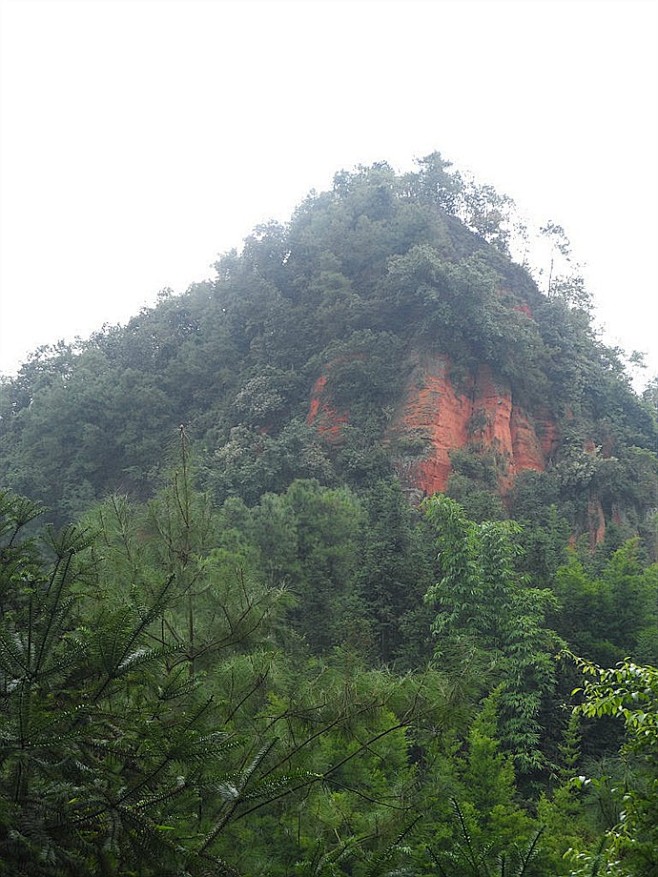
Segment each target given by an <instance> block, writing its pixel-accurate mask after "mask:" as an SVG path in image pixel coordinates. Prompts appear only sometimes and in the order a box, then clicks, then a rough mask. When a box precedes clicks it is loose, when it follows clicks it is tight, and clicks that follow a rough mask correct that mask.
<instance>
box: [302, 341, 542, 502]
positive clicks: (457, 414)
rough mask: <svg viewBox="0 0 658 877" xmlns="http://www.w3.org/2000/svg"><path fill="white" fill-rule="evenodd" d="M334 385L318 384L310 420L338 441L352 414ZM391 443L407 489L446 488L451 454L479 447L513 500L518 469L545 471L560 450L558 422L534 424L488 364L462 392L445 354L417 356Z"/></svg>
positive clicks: (392, 428)
mask: <svg viewBox="0 0 658 877" xmlns="http://www.w3.org/2000/svg"><path fill="white" fill-rule="evenodd" d="M326 383H327V377H326V375H321V376H320V377H319V378H318V379H317V381H316V382H315V384H314V386H313V390H312V393H311V401H310V406H309V412H308V416H307V418H306V422H307V423H308V424H309V426H315V428H316V429H317V431H318V432H319V433H320V435H322V436H323V438H324V439H325V440H326V441H328V442H329V443H331V444H336V443H337V442H339V441H340V438H341V432H342V427H343V426H344V425H345V424H346V423H347V422H348V419H349V416H348V413H347V412H345V411H337V410H336V409H335V408H334V407H333V406H332V405H331V403H330V400H329V399H328V398H327V393H326V389H325V388H326ZM387 439H388V441H389V442H390V444H391V446H392V447H393V448H394V449H396V450H397V451H398V453H397V457H396V459H395V465H396V468H397V471H398V474H399V476H400V480H401V481H402V483H403V484H404V485H405V486H406V487H407V488H410V489H415V490H419V491H421V492H423V493H425V494H427V495H431V494H433V493H437V492H442V491H445V489H446V487H447V485H448V479H449V478H450V474H451V472H452V464H451V461H450V452H451V451H452V450H455V449H457V448H463V447H465V446H467V445H469V444H471V445H477V446H479V447H482V448H484V449H485V450H489V451H491V452H492V453H494V455H495V458H496V461H497V464H498V470H499V486H500V491H501V494H503V495H505V494H506V493H508V492H509V491H510V489H511V488H512V485H513V484H514V479H515V477H516V475H517V473H518V472H521V471H522V470H524V469H534V470H535V471H537V472H543V471H544V469H545V468H546V462H547V459H548V457H549V456H550V454H551V453H552V452H553V450H554V449H555V447H556V445H557V428H556V426H555V424H554V423H553V422H552V421H551V420H550V418H548V417H546V416H543V417H540V418H538V419H537V420H534V419H533V418H531V417H530V416H529V414H527V413H526V412H525V411H524V410H523V409H522V408H520V407H519V406H518V405H515V404H514V403H513V401H512V397H511V394H510V392H509V390H508V389H506V388H504V387H502V386H499V385H498V384H497V383H496V381H495V380H494V378H493V375H492V373H491V370H490V369H489V368H488V367H487V366H481V367H480V368H479V369H478V371H477V373H476V374H475V375H472V376H470V377H468V378H466V379H465V380H464V382H463V384H462V385H461V386H459V387H456V386H455V385H454V384H453V381H452V379H451V376H450V363H449V361H448V359H447V358H446V357H445V356H440V355H438V354H437V355H425V356H419V357H417V361H416V365H415V367H414V368H413V370H412V372H411V375H410V377H409V380H408V381H407V385H406V388H405V390H404V394H403V399H402V402H401V405H400V409H399V411H398V414H397V415H396V416H395V417H394V420H393V422H392V424H391V426H390V428H389V430H388V432H387ZM405 445H406V446H409V445H415V448H416V453H411V454H407V453H405V451H404V447H405ZM419 445H420V453H418V450H419Z"/></svg>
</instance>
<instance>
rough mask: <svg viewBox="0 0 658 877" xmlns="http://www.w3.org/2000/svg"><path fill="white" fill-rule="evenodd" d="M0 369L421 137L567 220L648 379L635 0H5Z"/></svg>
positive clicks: (124, 309) (204, 272)
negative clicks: (642, 358) (643, 356)
mask: <svg viewBox="0 0 658 877" xmlns="http://www.w3.org/2000/svg"><path fill="white" fill-rule="evenodd" d="M0 10H1V19H0V28H1V40H2V45H1V47H0V48H1V64H2V79H1V83H0V84H1V89H2V91H1V96H0V123H1V129H0V132H1V138H2V141H1V144H0V162H1V164H0V173H1V179H0V186H1V188H0V204H1V226H0V244H1V250H0V266H1V267H0V270H1V277H0V371H1V372H4V373H12V372H14V371H15V370H16V368H17V367H18V364H19V362H20V361H21V360H23V359H24V358H26V357H27V355H28V354H29V352H30V351H31V350H33V349H34V348H36V347H37V346H38V345H41V344H49V343H53V342H55V341H57V340H58V339H59V338H65V339H67V340H68V339H72V338H74V337H75V336H76V335H82V336H87V335H89V334H90V333H91V332H92V331H94V330H95V329H98V328H100V327H101V326H102V324H103V323H106V322H109V323H116V322H125V321H126V320H128V319H129V318H130V316H132V315H133V314H134V313H136V312H137V311H138V310H139V309H140V307H142V306H143V305H145V304H151V303H152V302H153V301H154V300H155V296H156V294H157V292H158V291H159V290H160V289H162V288H164V287H172V288H173V289H174V290H175V291H177V292H178V291H183V290H185V289H186V288H187V287H188V285H189V284H191V283H192V282H194V281H198V280H203V279H204V278H206V277H208V276H211V274H212V271H211V268H210V266H211V264H212V262H214V261H215V259H216V257H217V256H218V255H219V254H220V253H221V252H224V251H226V250H228V249H230V248H232V247H239V246H240V243H241V241H242V239H243V237H244V236H245V235H246V234H247V233H248V232H249V230H250V229H251V228H252V227H253V226H254V225H256V224H257V223H260V222H264V221H267V220H268V219H270V218H276V219H280V220H285V219H286V218H287V217H288V215H289V214H290V212H291V211H292V210H293V209H294V207H295V206H296V204H298V203H299V201H300V200H301V199H302V198H303V197H304V195H305V194H306V193H307V191H308V190H309V189H311V188H316V189H318V190H321V189H323V188H325V187H327V186H329V185H330V183H331V179H332V176H333V174H334V173H335V172H336V171H337V170H340V169H342V168H351V167H353V166H355V165H356V164H359V163H371V162H373V161H379V160H387V161H388V162H389V163H391V164H392V165H393V166H394V167H395V168H396V169H399V170H405V169H408V168H410V167H411V166H412V161H413V158H414V157H418V156H423V155H426V154H428V153H429V152H432V151H433V150H435V149H438V150H440V151H441V152H442V153H443V155H444V156H445V157H446V158H448V159H450V160H452V161H453V162H454V163H455V164H456V165H457V166H458V167H459V168H461V169H465V170H470V171H471V172H472V173H473V174H474V175H475V176H476V178H477V179H478V180H479V181H480V182H484V183H491V184H493V185H494V186H495V187H496V188H497V189H499V190H500V191H502V192H504V193H506V194H508V195H510V196H512V197H513V198H514V199H515V200H516V202H517V204H518V206H519V208H520V209H521V210H522V211H523V212H524V213H526V214H527V215H528V216H529V217H530V218H531V219H533V220H535V221H537V222H538V223H542V222H545V221H546V220H547V219H552V220H554V221H555V222H558V223H560V224H561V225H563V226H564V228H565V230H566V232H567V234H568V235H569V237H570V238H571V241H572V244H573V248H574V251H575V254H576V256H577V258H578V259H579V260H580V261H582V262H583V263H585V265H586V277H587V280H588V283H589V287H590V290H591V292H592V293H593V295H594V298H595V302H596V304H597V314H598V322H599V324H601V325H604V326H605V328H606V335H605V338H606V340H607V341H608V342H609V343H612V344H616V345H617V344H618V345H621V346H622V347H624V348H625V349H626V350H628V351H631V350H633V349H639V350H642V351H645V352H646V353H647V355H648V356H647V361H648V363H649V369H648V373H649V375H653V374H656V373H658V284H657V281H656V276H657V275H656V270H657V269H656V244H657V242H658V171H657V165H658V161H657V158H656V157H657V156H658V52H657V50H656V40H657V36H658V3H656V2H654V0H609V2H606V0H563V2H560V0H546V2H544V0H518V2H514V0H483V2H479V0H460V2H453V0H425V2H422V0H392V2H385V0H351V2H350V0H331V2H324V0H305V2H302V0H298V2H283V0H265V2H259V0H241V2H232V0H184V2H183V0H77V2H76V0H0Z"/></svg>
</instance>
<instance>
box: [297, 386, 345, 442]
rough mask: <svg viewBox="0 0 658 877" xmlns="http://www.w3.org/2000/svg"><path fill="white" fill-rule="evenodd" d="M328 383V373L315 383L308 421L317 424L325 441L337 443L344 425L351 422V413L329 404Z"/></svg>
mask: <svg viewBox="0 0 658 877" xmlns="http://www.w3.org/2000/svg"><path fill="white" fill-rule="evenodd" d="M326 385H327V376H326V375H320V377H319V378H318V379H317V381H316V382H315V383H314V384H313V389H312V391H311V403H310V405H309V409H308V414H307V415H306V423H307V424H308V425H309V426H315V428H316V429H317V431H318V433H319V434H320V435H321V436H322V437H323V438H324V440H325V441H327V442H329V443H330V444H337V443H339V442H340V439H341V432H342V428H343V426H344V425H345V424H346V423H348V422H349V414H348V412H346V411H336V409H335V408H333V407H332V406H331V405H330V404H329V399H328V398H327V393H326Z"/></svg>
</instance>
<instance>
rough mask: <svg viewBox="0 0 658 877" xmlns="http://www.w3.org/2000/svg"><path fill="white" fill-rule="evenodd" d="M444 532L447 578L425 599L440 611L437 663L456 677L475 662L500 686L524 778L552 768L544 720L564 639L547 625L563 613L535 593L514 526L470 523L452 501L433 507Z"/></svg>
mask: <svg viewBox="0 0 658 877" xmlns="http://www.w3.org/2000/svg"><path fill="white" fill-rule="evenodd" d="M425 511H426V514H427V516H428V518H429V520H430V522H431V523H432V525H433V527H434V530H435V533H436V545H437V548H438V550H439V553H438V565H439V569H440V571H441V574H442V577H441V579H440V581H439V582H438V583H437V584H435V585H433V586H432V587H431V588H430V589H429V591H428V592H427V594H426V597H425V599H426V600H427V601H428V602H429V603H430V604H432V605H437V606H438V609H439V612H438V614H437V616H436V618H435V620H434V623H433V625H432V632H433V633H434V635H435V636H436V637H437V642H436V648H435V656H436V659H437V661H439V662H440V663H442V664H443V665H444V666H447V667H450V668H451V669H453V670H456V669H457V667H458V666H459V664H460V662H463V660H464V657H465V656H469V655H470V656H471V658H472V659H475V660H476V661H477V662H478V663H479V664H480V665H481V666H482V668H483V670H485V669H486V670H487V672H488V673H489V674H490V678H491V680H492V681H491V683H490V684H491V686H492V688H493V687H496V686H497V685H500V695H499V697H500V701H499V703H500V734H501V739H502V741H503V744H504V746H505V747H506V748H507V749H508V751H511V752H512V753H513V754H514V757H515V760H516V766H517V769H518V770H519V772H520V773H526V774H527V773H530V772H532V771H536V770H538V769H540V768H541V767H542V766H543V765H544V758H543V756H542V753H541V751H540V748H539V740H540V727H541V726H540V713H541V709H542V705H543V704H544V702H545V701H546V699H547V698H548V697H549V695H550V694H551V692H552V691H553V688H554V685H555V670H554V666H553V659H552V653H553V651H554V649H555V647H556V645H557V642H558V640H557V638H556V637H555V635H554V634H553V633H552V632H551V631H549V630H548V629H547V628H546V627H545V626H544V619H545V616H546V613H547V611H548V609H549V608H555V600H554V597H553V595H552V594H551V593H550V592H549V591H547V590H540V589H536V588H529V587H527V586H526V585H525V583H524V581H523V579H522V578H521V577H520V576H519V574H518V573H517V571H516V569H515V558H516V557H517V556H518V554H519V546H518V543H517V541H516V537H517V535H518V533H519V526H518V524H516V523H515V522H513V521H485V522H484V523H482V524H475V523H474V522H473V521H469V520H468V519H467V518H466V517H465V515H464V513H463V510H462V509H461V507H460V506H459V505H458V504H457V503H455V502H454V501H453V500H451V499H449V498H448V497H445V496H435V497H433V498H432V499H430V500H429V501H427V502H426V504H425Z"/></svg>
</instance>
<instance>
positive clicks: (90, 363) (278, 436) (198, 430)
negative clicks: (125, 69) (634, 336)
mask: <svg viewBox="0 0 658 877" xmlns="http://www.w3.org/2000/svg"><path fill="white" fill-rule="evenodd" d="M512 208H513V205H512V204H511V202H510V201H509V199H507V198H505V197H501V196H499V195H498V194H497V193H496V192H494V191H493V190H492V189H491V188H490V187H487V186H478V185H476V184H474V183H473V182H471V181H469V180H467V179H466V178H464V177H462V176H461V175H460V174H458V173H456V172H454V171H453V170H452V169H451V168H450V166H449V165H448V164H447V163H446V162H444V161H443V160H442V159H441V157H440V156H439V155H438V154H435V155H432V156H429V157H427V158H426V159H423V160H422V161H420V162H419V163H418V170H417V172H416V173H413V174H406V175H402V176H400V175H396V174H395V173H394V172H393V171H392V170H391V168H390V167H388V166H387V165H385V164H379V165H375V166H373V167H370V168H359V169H357V170H356V171H355V172H353V173H340V174H338V175H337V176H336V178H335V180H334V186H333V188H332V190H331V191H329V192H325V193H320V194H315V193H314V194H311V195H310V196H309V197H308V199H307V200H306V201H305V202H304V203H303V204H302V205H301V206H300V207H299V208H298V210H297V211H296V212H295V214H294V215H293V217H292V218H291V220H290V222H289V223H288V224H287V225H285V226H282V225H278V224H270V225H267V226H263V227H262V228H259V229H256V230H255V232H254V233H253V234H252V235H251V236H250V237H249V238H248V239H247V240H246V241H245V245H244V248H243V250H242V252H241V253H239V254H238V253H237V252H233V253H229V254H227V255H225V256H224V257H223V258H222V259H221V260H220V261H219V262H218V264H217V266H216V268H217V276H216V278H215V280H213V281H212V282H208V283H204V284H199V285H196V286H193V287H191V288H190V289H189V290H188V292H187V293H185V294H184V295H182V296H174V295H172V294H170V293H168V292H163V293H162V295H161V296H160V300H159V302H158V304H157V305H156V306H155V307H153V308H150V309H145V310H144V311H143V312H142V313H140V314H139V315H138V316H137V317H135V318H134V319H133V320H131V321H130V323H129V324H128V325H127V326H125V327H105V328H103V329H102V330H101V331H100V332H98V333H97V334H96V335H94V336H92V337H91V338H90V339H88V340H87V341H80V342H79V343H78V344H76V345H65V344H59V345H57V346H55V347H54V348H47V349H41V350H38V351H36V352H35V354H34V355H33V356H32V357H31V358H30V359H29V360H28V362H27V363H26V364H25V365H24V366H23V367H22V369H21V370H20V372H19V374H18V375H17V377H16V378H14V379H7V380H3V382H2V384H1V385H0V417H1V420H0V430H1V431H0V478H1V480H2V483H3V484H4V485H5V486H6V488H7V490H6V491H5V492H3V493H2V494H0V874H7V875H19V877H20V875H24V877H36V875H44V877H68V875H71V877H92V875H107V877H131V875H135V877H151V875H153V877H155V875H167V874H171V875H180V877H187V875H211V874H212V875H221V874H227V875H250V877H251V875H254V877H257V875H274V877H311V875H315V877H348V875H350V877H377V875H382V877H383V875H393V874H396V875H403V874H408V875H414V877H431V875H434V877H436V875H442V877H505V875H507V877H510V875H515V877H594V875H597V874H604V873H606V874H608V875H610V877H652V875H654V874H655V869H656V867H658V861H657V859H656V847H657V845H658V838H657V837H656V832H655V825H656V807H655V801H656V789H657V787H656V783H657V782H658V774H657V773H656V751H655V742H656V721H655V718H656V670H655V669H654V667H653V666H652V665H655V664H656V663H657V662H658V565H657V564H656V560H658V557H657V551H658V542H657V532H658V531H657V530H656V511H655V507H656V503H657V500H656V497H657V496H658V492H657V491H658V465H657V462H656V450H657V445H658V417H657V415H656V404H655V402H656V400H655V395H656V394H655V381H654V383H653V384H649V386H648V388H647V391H646V392H645V394H644V397H643V398H642V399H640V398H639V397H638V396H637V395H636V394H635V393H634V392H633V390H632V388H631V386H630V383H629V380H628V378H627V377H626V375H625V372H624V368H623V364H622V359H621V356H620V353H619V351H615V350H610V349H608V348H606V347H605V346H604V345H602V344H601V342H600V341H599V340H598V338H597V336H596V333H595V332H594V330H593V328H592V322H591V302H590V301H589V299H588V296H587V294H586V291H585V290H584V288H583V285H582V281H581V279H580V278H579V277H578V276H577V275H574V274H569V273H562V274H559V273H557V271H553V269H552V268H551V273H550V276H549V281H548V289H547V291H546V294H544V293H542V292H540V290H539V289H538V287H537V285H536V284H535V282H534V280H533V279H532V277H531V275H530V273H529V272H528V271H527V270H526V268H524V267H522V266H520V265H518V264H515V263H514V262H513V261H512V260H511V258H510V255H509V251H510V249H513V248H514V247H515V246H516V244H517V243H518V240H519V234H520V231H519V229H518V227H516V226H515V222H514V213H513V209H512ZM544 231H545V233H546V235H547V236H548V237H549V238H550V239H551V240H552V241H553V243H554V246H555V247H556V248H557V251H559V253H560V254H561V256H565V257H566V256H568V246H567V244H566V242H565V239H564V235H563V232H562V230H561V229H560V228H559V227H558V226H555V225H554V224H549V225H548V226H547V227H546V229H545V230H544ZM558 262H559V260H556V264H558ZM434 354H440V355H441V356H443V357H444V358H445V359H444V361H445V362H447V363H449V369H450V380H451V382H452V384H453V386H454V387H456V388H457V390H458V391H459V392H462V393H467V392H468V391H469V387H472V379H473V376H474V375H475V374H476V373H477V372H478V369H481V368H483V367H486V369H487V370H488V373H489V374H491V375H492V376H493V378H494V380H495V383H496V386H497V387H503V388H505V390H506V392H508V394H509V398H510V399H511V400H513V402H514V404H516V405H519V406H523V410H524V411H526V412H533V411H534V412H535V413H536V414H537V417H536V423H535V426H537V428H538V429H539V431H540V432H541V429H540V424H541V422H542V421H543V422H545V423H549V422H550V423H551V424H552V425H553V426H552V427H551V428H554V430H555V435H556V441H555V442H554V445H553V447H552V450H551V452H550V455H549V459H548V461H547V465H546V468H545V471H534V470H533V469H528V470H527V471H523V472H520V473H518V474H517V476H516V479H515V480H514V482H513V485H512V486H511V487H510V489H509V490H507V491H503V492H501V489H500V483H501V481H500V479H501V475H504V474H505V473H504V472H503V463H502V462H501V458H500V455H499V454H497V451H496V446H495V444H492V445H485V444H483V443H482V442H481V441H480V438H479V437H480V436H481V434H482V432H483V430H484V429H485V427H486V426H487V419H486V412H484V411H482V412H476V413H475V414H474V415H473V417H472V418H471V421H470V422H469V424H468V428H469V441H468V443H467V444H466V445H465V446H464V447H461V448H457V449H453V451H452V453H451V465H452V475H451V478H450V481H449V482H448V486H447V495H446V496H442V495H436V496H434V497H428V498H427V499H425V501H424V502H421V503H416V502H410V501H409V496H408V494H407V493H406V492H405V489H404V487H405V485H404V483H403V481H401V480H400V477H399V473H400V468H401V466H400V461H401V460H402V461H407V462H408V461H414V460H417V459H419V458H421V457H422V455H423V453H424V452H425V450H426V445H427V441H428V439H427V436H425V435H423V434H420V432H419V433H414V432H413V431H411V432H407V433H401V432H400V431H398V432H397V433H396V432H395V431H392V430H391V429H390V427H391V424H392V423H393V422H394V420H395V417H396V416H397V415H399V412H400V409H401V405H402V396H403V393H404V387H405V386H406V385H407V382H408V380H409V376H410V375H411V374H412V372H413V369H414V365H415V363H417V362H418V360H419V358H420V357H422V356H428V357H429V356H432V355H434ZM318 388H320V389H318ZM313 406H315V407H313ZM311 410H313V411H314V412H315V414H314V415H313V416H309V412H310V411H311ZM318 412H319V414H318ZM316 415H317V418H318V419H317V420H315V419H314V417H315V416H316ZM545 428H548V427H545ZM22 496H24V497H27V498H21V497H22ZM412 499H413V497H412ZM42 503H43V504H44V505H45V509H42V507H41V505H40V504H42ZM74 519H77V520H78V521H79V523H78V524H76V525H71V524H70V523H69V522H70V521H71V520H74ZM602 524H605V537H604V538H603V537H602V536H601V532H602ZM571 653H573V654H576V655H579V656H580V657H578V658H577V659H576V660H575V662H574V660H572V659H571V658H570V657H569V655H571ZM560 654H561V655H562V658H560V657H559V655H560ZM601 667H609V668H612V669H601ZM583 673H584V674H585V679H584V680H583V678H582V674H583ZM574 708H575V712H574Z"/></svg>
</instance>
